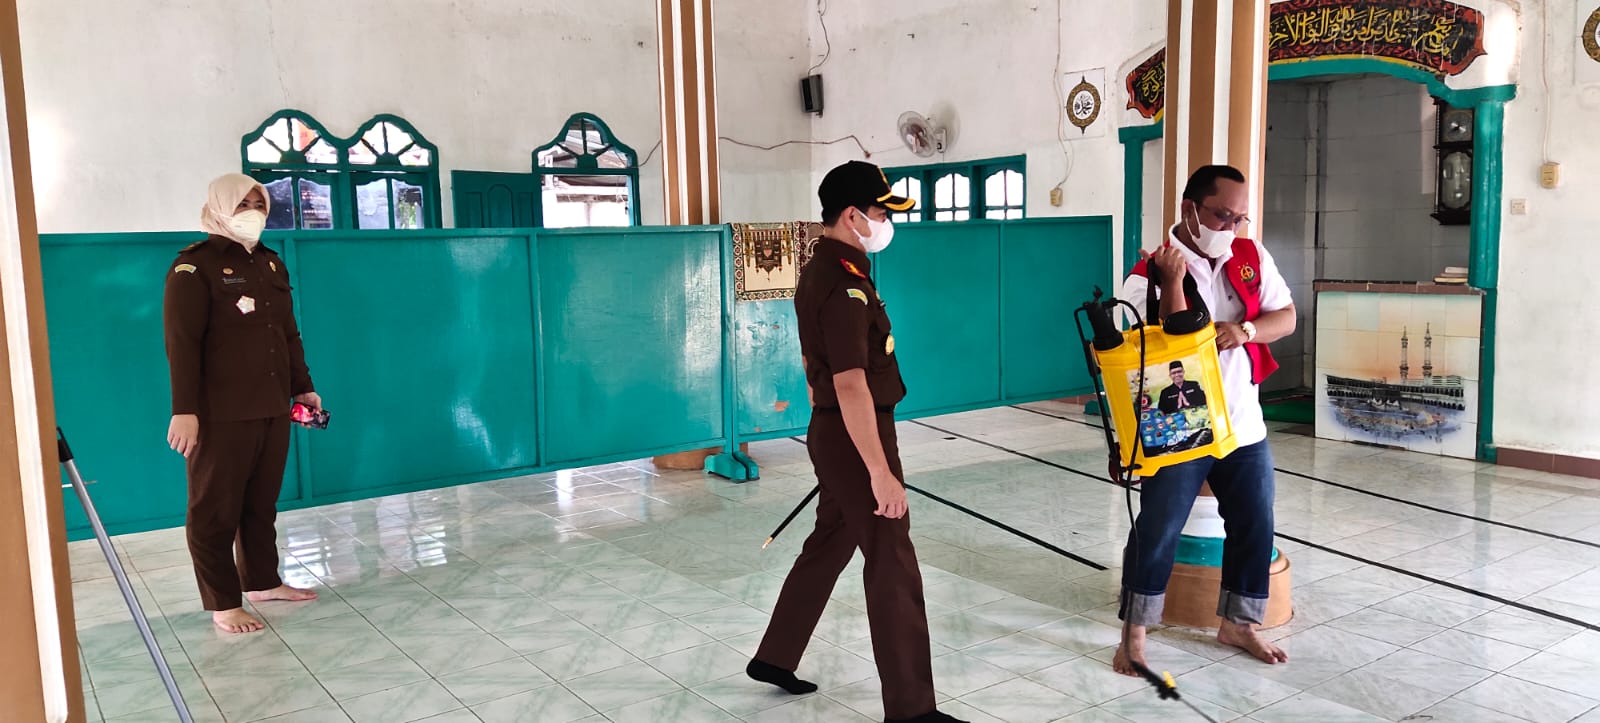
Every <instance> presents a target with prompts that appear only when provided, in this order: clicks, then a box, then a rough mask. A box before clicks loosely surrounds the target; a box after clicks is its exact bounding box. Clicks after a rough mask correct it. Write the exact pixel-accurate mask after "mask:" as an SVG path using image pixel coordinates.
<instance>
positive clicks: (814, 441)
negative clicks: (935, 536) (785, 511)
mask: <svg viewBox="0 0 1600 723" xmlns="http://www.w3.org/2000/svg"><path fill="white" fill-rule="evenodd" d="M878 438H879V439H881V440H882V441H883V452H884V455H885V456H887V457H888V459H889V468H890V469H891V470H893V471H894V474H895V476H896V477H899V478H902V479H904V476H905V474H904V472H902V471H901V468H900V451H899V446H898V444H897V442H896V438H895V430H894V415H893V414H883V413H880V414H879V415H878ZM806 444H807V446H808V447H809V448H810V450H811V462H812V464H813V465H814V467H815V468H816V471H817V481H818V483H819V484H820V485H821V487H822V492H821V494H819V495H818V496H817V526H816V529H815V530H813V531H812V533H811V536H810V537H807V538H806V542H805V545H804V547H802V548H801V551H800V557H799V558H798V559H796V560H795V563H794V569H792V570H791V571H790V572H789V577H788V579H787V580H785V581H784V583H783V592H782V593H781V594H780V595H779V596H778V604H777V607H776V608H775V609H774V610H773V612H772V623H771V624H770V625H769V626H768V627H767V634H766V636H765V637H764V638H762V640H761V649H760V650H759V651H758V652H757V653H756V658H758V659H760V660H762V661H764V662H767V663H771V664H773V665H776V666H778V667H780V668H783V669H785V670H794V669H796V668H797V667H798V666H799V665H800V657H801V655H802V654H803V653H804V652H805V649H806V644H807V643H809V642H810V641H811V634H812V632H813V631H815V630H816V628H817V621H818V619H820V618H821V617H822V610H823V608H824V607H826V606H827V604H828V597H829V596H830V595H832V594H833V586H834V583H835V582H836V581H837V580H838V579H839V573H840V571H842V570H844V567H845V565H848V564H849V563H850V558H851V557H853V556H854V555H855V552H856V550H857V549H860V550H861V555H862V557H864V558H866V569H865V570H864V573H863V574H864V577H865V582H866V588H867V620H868V624H869V625H870V627H871V629H872V654H873V657H874V658H875V659H876V660H877V665H878V677H879V679H880V680H881V683H882V686H883V710H884V715H885V716H887V717H888V718H891V719H895V718H913V717H916V716H919V715H922V714H924V713H927V712H929V711H931V710H933V709H934V693H933V663H932V660H931V658H930V653H929V645H928V611H927V607H926V605H925V604H924V602H923V598H922V572H921V570H920V569H918V567H917V552H916V550H915V549H913V547H912V545H911V515H910V514H909V513H908V514H907V515H906V516H905V517H902V518H900V519H898V520H891V519H886V518H883V517H878V516H877V515H874V514H873V511H874V510H876V509H877V507H878V503H877V501H876V499H874V498H873V496H872V478H871V475H870V474H868V472H867V467H866V465H865V464H864V463H863V462H862V461H861V457H860V456H859V455H846V454H840V453H839V452H838V450H841V449H854V447H855V445H854V444H853V443H852V442H851V441H850V434H849V432H847V431H846V430H845V426H844V417H843V416H842V415H841V414H840V413H839V412H838V410H817V411H815V412H813V414H812V415H811V426H810V430H809V432H808V436H807V437H806Z"/></svg>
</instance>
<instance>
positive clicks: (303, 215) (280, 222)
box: [241, 110, 343, 229]
mask: <svg viewBox="0 0 1600 723" xmlns="http://www.w3.org/2000/svg"><path fill="white" fill-rule="evenodd" d="M339 144H340V140H339V138H338V137H336V136H333V135H331V134H329V133H328V131H327V129H326V128H323V127H322V124H321V123H318V122H317V121H316V119H314V118H312V117H311V116H309V115H306V114H305V113H301V112H300V111H297V110H284V111H278V112H277V113H274V114H273V115H272V117H271V118H268V119H267V122H265V123H262V124H261V126H260V127H259V128H256V129H255V131H254V132H252V133H250V134H249V135H246V136H245V137H244V140H243V142H242V144H241V153H242V154H243V156H244V172H245V174H246V175H249V176H250V177H252V178H254V179H256V180H257V181H260V182H261V183H262V185H264V186H266V187H267V193H268V194H270V195H271V196H272V199H271V200H272V203H271V209H270V210H269V213H268V216H267V228H269V229H298V228H304V229H327V228H336V227H338V223H337V221H336V220H335V216H336V213H335V208H336V207H337V206H338V205H342V204H340V200H341V199H340V198H339V197H340V196H342V190H343V189H342V184H341V183H340V181H341V179H340V177H339V173H340V169H341V167H342V166H343V163H342V160H343V152H342V151H341V150H340V148H339Z"/></svg>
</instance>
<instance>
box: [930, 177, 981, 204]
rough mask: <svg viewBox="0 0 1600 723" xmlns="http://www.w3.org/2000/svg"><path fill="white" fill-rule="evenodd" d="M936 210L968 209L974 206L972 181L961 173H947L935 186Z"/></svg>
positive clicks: (934, 202) (934, 201) (934, 200)
mask: <svg viewBox="0 0 1600 723" xmlns="http://www.w3.org/2000/svg"><path fill="white" fill-rule="evenodd" d="M933 205H934V208H966V207H968V206H971V205H972V181H971V180H970V179H968V178H967V177H966V176H964V175H961V174H959V173H947V174H945V175H944V176H942V177H940V178H939V180H937V181H935V182H934V184H933Z"/></svg>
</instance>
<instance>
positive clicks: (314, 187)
mask: <svg viewBox="0 0 1600 723" xmlns="http://www.w3.org/2000/svg"><path fill="white" fill-rule="evenodd" d="M299 184H300V228H312V229H320V228H333V186H331V185H326V184H321V183H317V182H316V181H312V180H310V179H307V178H303V177H302V178H300V179H299Z"/></svg>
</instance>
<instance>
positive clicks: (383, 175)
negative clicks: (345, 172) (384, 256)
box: [348, 115, 440, 228]
mask: <svg viewBox="0 0 1600 723" xmlns="http://www.w3.org/2000/svg"><path fill="white" fill-rule="evenodd" d="M348 151H349V159H350V166H351V168H352V169H354V170H353V171H352V174H351V176H352V177H351V181H352V183H353V184H354V186H355V221H356V228H438V227H439V225H440V224H439V162H438V158H439V149H438V148H437V147H435V146H434V145H433V144H432V143H429V142H428V139H426V138H423V137H422V134H421V133H418V132H417V130H416V128H413V127H412V126H411V124H410V123H407V122H406V121H405V120H404V119H401V118H397V117H395V116H392V115H380V116H377V117H375V118H373V119H372V120H369V121H367V123H366V125H363V126H361V129H360V130H359V131H357V132H356V137H355V138H353V139H351V141H350V145H349V146H348Z"/></svg>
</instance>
